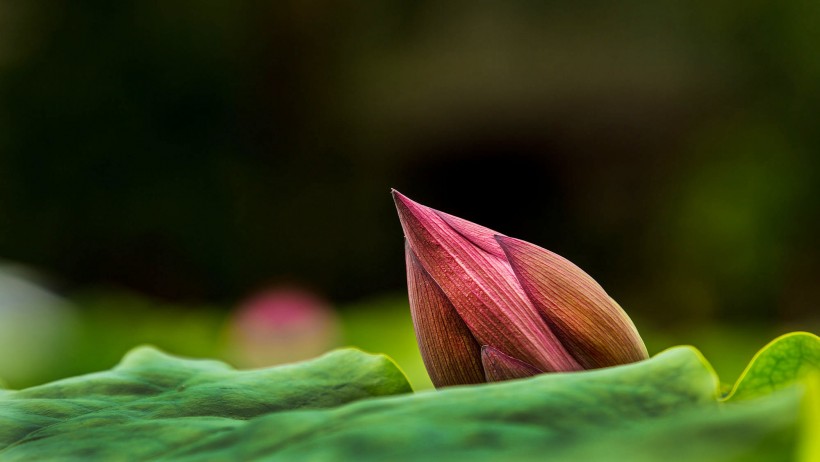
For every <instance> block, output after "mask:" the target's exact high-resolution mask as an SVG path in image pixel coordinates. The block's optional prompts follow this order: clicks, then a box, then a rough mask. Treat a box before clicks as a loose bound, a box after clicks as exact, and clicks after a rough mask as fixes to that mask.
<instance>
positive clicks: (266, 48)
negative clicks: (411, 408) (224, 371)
mask: <svg viewBox="0 0 820 462" xmlns="http://www.w3.org/2000/svg"><path fill="white" fill-rule="evenodd" d="M818 20H820V6H818V4H817V3H812V2H798V1H792V0H789V1H784V2H777V3H765V2H756V3H753V4H748V3H738V2H732V1H723V2H717V3H716V2H703V1H701V2H681V1H676V0H663V1H660V2H643V1H627V2H621V3H619V4H617V5H612V4H611V3H609V2H602V1H593V2H584V3H581V4H574V3H573V4H568V3H566V2H551V1H548V2H531V1H527V0H519V1H512V2H503V3H470V2H461V1H457V0H453V1H449V2H431V1H422V2H406V1H402V0H393V1H389V2H379V3H368V4H361V3H358V2H350V1H343V2H328V1H318V2H308V3H305V2H300V1H282V2H261V1H257V0H240V1H225V0H204V1H196V2H194V1H190V0H185V1H179V2H170V3H169V2H162V3H146V2H140V1H136V0H123V1H118V2H113V3H112V2H103V1H99V0H72V1H45V0H25V1H23V0H0V27H2V28H3V30H4V34H3V36H2V37H0V255H2V256H3V257H5V258H9V259H11V260H14V261H20V262H23V263H26V264H30V265H33V266H35V267H38V268H42V269H44V270H46V271H49V272H51V273H52V274H53V275H55V276H56V277H57V278H58V279H59V280H61V281H62V283H63V285H64V286H65V288H67V289H70V290H71V291H74V290H75V289H77V288H80V289H82V288H86V287H88V286H113V287H125V288H128V289H130V290H134V291H138V292H143V293H146V294H148V295H150V296H154V297H159V298H163V299H167V300H173V301H180V302H182V303H186V304H201V303H206V304H207V303H211V302H216V303H220V304H223V305H224V304H229V303H230V302H231V301H232V300H236V299H237V298H238V297H241V296H244V295H245V294H247V293H249V292H251V291H253V290H254V289H256V288H258V287H259V286H261V285H264V284H267V283H268V282H270V281H297V282H306V283H309V284H312V285H314V286H315V287H317V288H318V289H319V290H320V291H321V292H323V293H326V294H327V295H329V296H330V298H332V299H333V300H340V301H343V302H347V301H351V300H357V299H361V298H362V297H367V296H370V295H371V294H373V293H384V292H392V291H397V290H399V289H400V288H401V286H402V285H403V276H402V273H403V269H402V266H401V264H400V258H401V257H400V255H401V238H400V231H399V226H398V224H397V220H396V219H395V216H394V214H393V211H392V209H391V204H390V200H389V196H388V189H389V187H391V186H392V187H397V188H398V189H401V190H402V191H404V192H406V193H408V194H410V195H411V196H412V197H416V198H418V199H419V200H422V201H423V202H424V203H426V204H430V205H431V206H434V207H436V208H439V209H442V210H446V211H449V212H452V213H454V214H456V215H460V216H464V217H465V218H467V219H470V220H473V221H477V222H479V223H482V224H486V225H488V226H491V227H494V228H496V229H499V230H500V231H502V232H504V233H506V234H509V235H514V236H519V237H521V238H524V239H526V240H529V241H532V242H536V243H539V244H541V245H543V246H545V247H547V248H550V249H552V250H555V251H557V252H558V253H560V254H562V255H564V256H566V257H568V258H570V259H571V260H573V261H575V262H577V263H578V264H579V265H580V266H581V267H583V268H585V269H587V270H588V271H589V272H590V273H591V274H593V276H595V277H596V278H597V279H598V280H600V281H601V282H602V283H603V285H604V286H605V287H606V288H608V290H610V292H612V294H613V295H614V296H615V298H617V299H618V300H621V301H622V302H623V303H622V304H623V305H624V306H627V305H629V307H630V308H629V309H630V312H632V313H638V314H640V315H643V316H647V317H651V318H653V319H656V320H658V321H659V322H664V323H671V324H679V323H681V322H685V323H689V324H691V325H700V324H702V323H705V322H709V321H710V320H712V319H715V318H716V319H718V320H720V321H734V320H738V319H741V320H747V319H754V320H758V321H760V322H763V323H770V322H799V321H802V320H805V319H807V318H811V317H814V318H815V319H816V316H817V314H816V313H817V310H816V300H817V299H818V295H820V292H818V291H820V288H818V287H819V286H818V285H817V284H816V281H817V280H818V277H820V263H818V262H820V254H818V247H817V246H816V242H815V241H816V236H817V235H818V232H820V220H818V214H817V210H819V209H820V203H819V202H818V200H819V199H818V198H820V178H818V175H819V174H820V158H819V157H818V156H817V155H816V153H817V152H818V151H820V130H818V129H817V125H816V121H817V120H818V119H820V84H818V82H820V54H818V53H816V48H817V46H816V43H817V34H816V27H815V26H816V24H817V23H818Z"/></svg>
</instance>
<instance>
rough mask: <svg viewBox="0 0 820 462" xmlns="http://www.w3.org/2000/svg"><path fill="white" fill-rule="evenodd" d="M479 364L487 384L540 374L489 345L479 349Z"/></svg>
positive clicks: (529, 365)
mask: <svg viewBox="0 0 820 462" xmlns="http://www.w3.org/2000/svg"><path fill="white" fill-rule="evenodd" d="M481 363H482V365H483V366H484V374H485V376H486V378H487V381H488V382H501V381H503V380H513V379H523V378H524V377H532V376H533V375H538V374H541V373H542V372H541V371H539V370H538V369H536V368H535V367H533V366H532V365H531V364H527V363H525V362H524V361H520V360H518V359H515V358H513V357H512V356H509V355H506V354H504V353H502V352H500V351H499V350H498V349H496V348H493V347H491V346H489V345H484V346H483V347H481Z"/></svg>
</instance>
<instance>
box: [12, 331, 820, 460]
mask: <svg viewBox="0 0 820 462" xmlns="http://www.w3.org/2000/svg"><path fill="white" fill-rule="evenodd" d="M813 342H814V343H813ZM818 342H820V340H818V339H817V337H816V336H811V335H810V334H805V335H802V334H801V335H794V336H785V337H781V338H780V339H777V340H776V341H775V342H773V343H771V344H769V345H768V346H767V347H766V348H765V349H764V350H762V351H761V353H759V354H758V355H757V356H756V357H755V361H753V363H752V364H751V365H750V367H749V370H748V371H747V373H746V374H745V375H744V376H743V378H742V379H741V380H740V381H739V382H738V384H737V386H736V387H735V393H734V394H733V396H732V397H731V398H730V399H728V400H726V399H724V398H723V397H721V396H720V394H719V382H718V378H717V376H716V375H715V373H714V372H713V370H712V368H711V366H710V365H709V364H708V363H707V362H706V361H705V359H704V358H703V357H702V356H701V355H700V353H699V352H698V351H697V350H695V349H694V348H692V347H675V348H672V349H670V350H667V351H665V352H663V353H661V354H659V355H657V356H655V357H653V358H651V359H649V360H645V361H641V362H637V363H633V364H628V365H624V366H618V367H612V368H605V369H598V370H593V371H586V372H571V373H556V374H543V375H539V376H536V377H531V378H527V379H521V380H512V381H507V382H500V383H492V384H482V385H473V386H462V387H451V388H447V389H444V390H441V391H428V392H422V393H417V394H407V393H406V392H407V391H409V387H408V385H407V383H406V381H405V380H404V377H403V375H402V374H401V372H400V371H399V370H398V369H397V368H396V367H395V366H394V365H393V364H392V362H391V361H389V360H388V359H386V358H385V357H383V356H372V355H366V354H363V353H361V352H358V351H350V350H345V351H339V352H334V353H331V354H329V355H326V356H324V357H322V358H319V359H317V360H314V361H310V362H306V363H301V364H297V365H291V366H284V367H277V368H271V369H263V370H256V371H245V372H240V371H234V370H232V369H230V368H229V367H228V366H226V365H224V364H222V363H217V362H211V361H191V360H181V359H177V358H173V357H169V356H167V355H164V354H162V353H159V352H157V351H156V350H151V349H139V350H136V351H135V352H134V353H132V354H130V355H129V356H127V357H126V358H125V359H124V360H123V362H122V363H121V364H120V365H119V366H117V367H116V368H114V369H112V370H111V371H108V372H103V373H99V374H92V375H89V376H84V377H78V378H74V379H68V380H64V381H60V382H55V383H52V384H48V385H44V386H41V387H35V388H30V389H26V390H22V391H5V392H4V393H0V460H43V459H61V460H62V459H78V460H79V459H83V460H88V459H104V460H144V459H151V460H174V461H177V460H182V461H206V460H207V461H210V460H273V461H277V460H283V461H289V460H311V461H336V460H339V461H342V460H357V461H383V460H391V461H413V460H456V461H458V460H464V461H470V462H480V461H495V460H523V461H527V460H539V461H562V460H584V461H611V460H630V461H639V462H640V461H656V460H663V461H664V462H673V461H702V460H709V461H737V460H744V461H747V460H748V461H780V460H783V461H787V460H794V458H795V457H796V456H798V457H801V460H812V459H811V457H813V456H814V455H816V454H815V453H814V452H813V451H815V449H816V445H815V444H813V443H812V441H813V440H811V439H807V438H808V437H810V436H811V435H809V434H808V433H807V431H811V429H812V428H817V427H816V426H812V425H810V424H811V421H809V420H807V417H806V416H811V415H814V416H815V417H816V412H814V411H811V409H814V407H807V403H809V402H811V403H814V404H811V406H815V405H816V402H817V401H816V396H814V397H813V396H812V395H811V394H809V393H811V392H810V391H807V390H809V389H808V388H807V387H806V386H804V382H806V380H804V379H803V377H807V378H809V379H810V378H811V377H812V376H813V374H814V373H816V372H817V368H818V366H817V363H816V362H814V359H813V358H815V357H814V356H813V354H814V353H811V352H812V351H815V349H816V348H817V343H818ZM795 352H798V353H799V354H796V353H795ZM807 352H808V354H807ZM770 360H771V361H773V363H772V364H773V365H768V366H767V364H769V363H770ZM764 366H765V367H764ZM813 371H814V372H813ZM758 376H760V377H763V376H765V377H768V378H767V380H766V383H767V384H768V386H767V387H763V386H754V387H753V386H752V385H754V384H755V383H757V382H758V381H757V380H756V379H755V380H753V381H751V382H746V383H744V382H745V381H748V380H752V378H754V377H758ZM809 382H811V381H810V380H809ZM761 383H762V382H761ZM747 387H748V388H747ZM744 390H746V391H744ZM741 392H742V393H743V394H741ZM815 393H816V391H815ZM365 398H367V399H365ZM808 398H815V399H814V400H812V399H808ZM807 409H809V410H810V411H811V412H806V410H807ZM815 424H816V422H815ZM806 435H809V436H806Z"/></svg>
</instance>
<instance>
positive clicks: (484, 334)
mask: <svg viewBox="0 0 820 462" xmlns="http://www.w3.org/2000/svg"><path fill="white" fill-rule="evenodd" d="M393 198H394V200H395V202H396V208H397V209H398V213H399V219H400V220H401V225H402V228H403V229H404V235H405V242H406V244H405V257H406V261H407V285H408V293H409V299H410V310H411V315H412V317H413V325H414V328H415V332H416V339H417V340H418V344H419V349H420V350H421V355H422V359H423V360H424V365H425V367H426V368H427V371H428V373H429V374H430V378H431V380H432V381H433V384H434V385H435V386H436V387H446V386H451V385H461V384H470V383H480V382H495V381H501V380H509V379H516V378H523V377H529V376H532V375H536V374H540V373H544V372H566V371H577V370H583V369H594V368H600V367H608V366H615V365H619V364H626V363H631V362H635V361H640V360H642V359H646V358H647V357H648V355H647V352H646V347H645V346H644V344H643V341H642V340H641V338H640V336H639V335H638V331H637V330H636V329H635V326H634V324H633V323H632V321H631V320H630V319H629V317H628V316H627V315H626V313H625V312H624V311H623V309H621V307H620V306H619V305H618V304H617V303H616V302H615V301H614V300H612V299H611V298H610V297H609V296H608V295H607V294H606V292H605V291H604V290H603V288H601V286H600V285H598V283H596V282H595V281H594V280H593V279H592V278H591V277H590V276H589V275H587V274H586V273H585V272H584V271H583V270H581V269H580V268H578V267H577V266H575V265H574V264H573V263H572V262H570V261H569V260H566V259H564V258H562V257H560V256H558V255H556V254H554V253H552V252H550V251H548V250H546V249H543V248H541V247H538V246H536V245H534V244H530V243H528V242H525V241H522V240H519V239H515V238H511V237H507V236H504V235H502V234H499V233H497V232H495V231H493V230H491V229H489V228H485V227H483V226H480V225H477V224H475V223H472V222H469V221H467V220H464V219H461V218H458V217H455V216H452V215H448V214H446V213H443V212H440V211H438V210H434V209H432V208H430V207H426V206H424V205H421V204H419V203H416V202H413V201H412V200H410V199H408V198H407V197H405V196H404V195H402V194H401V193H399V192H398V191H395V190H394V191H393Z"/></svg>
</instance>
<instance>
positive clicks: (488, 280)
mask: <svg viewBox="0 0 820 462" xmlns="http://www.w3.org/2000/svg"><path fill="white" fill-rule="evenodd" d="M393 197H394V199H395V202H396V208H397V210H398V212H399V218H400V220H401V223H402V228H403V229H404V234H405V237H406V238H407V243H408V245H409V246H410V248H411V249H412V250H413V253H414V254H415V255H416V257H417V258H418V261H419V263H420V264H421V266H422V267H423V268H424V269H425V270H426V271H427V274H429V275H430V277H431V278H432V279H433V280H434V281H436V283H437V284H438V286H439V288H441V290H442V292H444V294H445V295H446V297H447V299H448V300H450V302H451V303H452V304H453V307H454V308H455V309H456V311H457V312H458V315H459V316H460V317H461V319H463V320H464V322H465V323H466V324H467V327H469V329H470V331H471V332H472V333H473V335H474V336H475V339H476V340H477V341H478V342H479V343H481V344H482V345H494V346H495V347H497V348H499V349H502V350H503V351H505V352H507V353H509V354H510V355H513V356H515V357H516V358H520V359H521V360H523V361H527V362H528V363H530V364H533V365H535V366H536V367H538V368H539V369H540V370H543V371H549V372H552V371H571V370H579V369H582V367H581V365H580V364H579V363H578V362H577V361H576V360H575V359H574V358H573V357H572V356H571V355H570V353H569V352H568V351H567V350H566V349H565V348H564V346H563V345H561V342H559V340H558V338H557V337H556V336H555V334H554V333H553V332H552V331H551V330H550V328H549V326H548V325H547V324H546V322H545V321H544V319H543V318H542V316H541V315H540V313H539V312H538V310H537V309H536V308H535V306H533V304H532V302H531V301H530V300H529V298H528V297H527V294H526V293H525V292H524V289H523V288H522V287H521V284H520V283H519V282H518V279H517V278H516V276H515V274H514V273H513V270H512V267H511V266H510V264H509V263H508V262H507V260H506V258H502V257H499V256H496V255H493V254H492V253H491V252H487V251H485V250H484V249H482V248H481V246H479V245H476V244H475V243H474V242H472V241H471V240H470V239H468V238H465V237H464V235H463V234H462V233H460V232H459V230H461V232H463V233H466V234H476V233H481V232H480V231H479V228H482V229H486V228H483V227H479V226H478V225H474V226H475V227H473V228H469V229H468V227H467V226H466V225H464V223H458V224H457V225H456V226H458V228H459V229H458V230H457V229H455V228H454V227H453V226H452V225H451V224H449V223H448V222H447V220H445V219H444V218H442V215H441V212H438V211H436V210H433V209H431V208H430V207H426V206H424V205H421V204H419V203H417V202H414V201H412V200H410V199H408V198H407V197H405V196H403V195H401V194H400V193H399V192H397V191H393ZM450 221H452V220H450ZM473 237H476V236H473Z"/></svg>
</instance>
